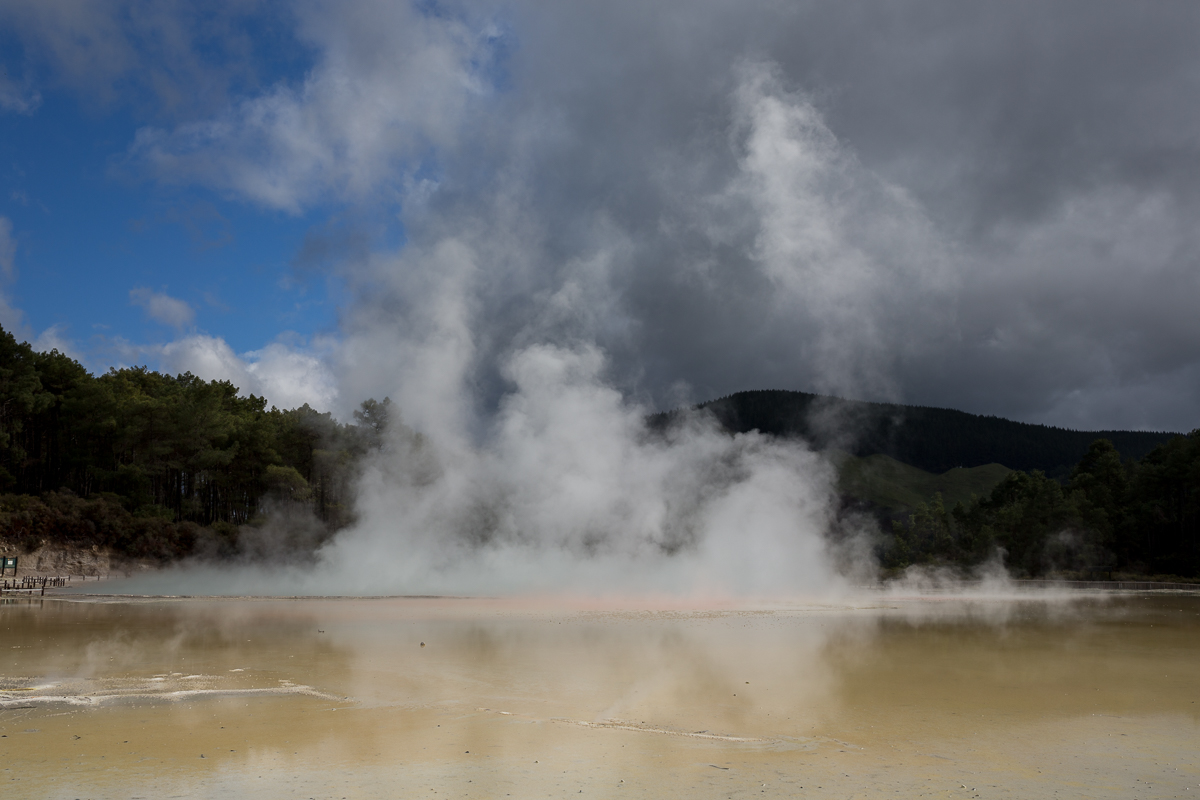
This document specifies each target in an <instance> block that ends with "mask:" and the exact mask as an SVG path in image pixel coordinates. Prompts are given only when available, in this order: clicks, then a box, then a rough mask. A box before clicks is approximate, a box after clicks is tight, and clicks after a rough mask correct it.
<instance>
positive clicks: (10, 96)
mask: <svg viewBox="0 0 1200 800" xmlns="http://www.w3.org/2000/svg"><path fill="white" fill-rule="evenodd" d="M41 104H42V96H41V94H40V93H39V92H38V91H37V90H36V89H33V88H32V87H30V86H29V85H28V84H24V83H18V82H17V81H14V80H13V79H12V78H10V77H8V73H6V72H4V69H3V67H0V109H3V110H4V111H12V112H13V113H16V114H32V113H33V112H34V111H36V110H37V107H38V106H40V105H41Z"/></svg>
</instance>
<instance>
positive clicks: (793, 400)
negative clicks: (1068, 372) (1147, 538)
mask: <svg viewBox="0 0 1200 800" xmlns="http://www.w3.org/2000/svg"><path fill="white" fill-rule="evenodd" d="M697 408H698V409H705V410H707V411H709V412H711V413H712V414H713V416H714V417H716V419H717V421H718V422H720V424H721V425H722V426H723V427H724V428H725V429H726V430H728V431H729V432H731V433H745V432H748V431H752V430H759V431H761V432H763V433H767V434H772V435H775V436H784V437H798V438H803V439H805V440H806V441H808V442H809V443H810V444H811V445H812V446H813V447H814V448H816V449H818V450H830V449H834V448H840V449H844V450H846V451H848V452H850V453H851V454H852V455H855V456H869V455H875V454H884V455H888V456H891V457H892V458H894V459H896V460H897V461H900V462H903V463H905V464H911V465H913V466H915V467H919V468H920V469H923V470H926V471H927V472H932V473H935V474H939V475H940V474H941V473H944V472H945V471H946V470H949V469H952V468H954V467H978V466H982V465H985V464H1003V465H1005V466H1006V467H1008V468H1010V469H1019V470H1033V469H1039V470H1042V471H1043V472H1045V473H1046V474H1047V475H1050V476H1052V477H1057V478H1062V477H1065V476H1066V475H1067V474H1068V473H1069V472H1070V470H1071V468H1072V467H1073V466H1074V465H1075V464H1076V463H1078V462H1079V459H1081V458H1083V456H1084V454H1085V453H1086V452H1087V449H1088V446H1089V445H1090V444H1091V443H1092V442H1093V441H1095V440H1096V439H1108V440H1109V441H1111V442H1112V443H1113V444H1114V445H1115V446H1116V448H1117V450H1119V451H1120V453H1121V455H1122V457H1124V458H1127V459H1140V458H1142V457H1143V456H1145V455H1146V454H1147V453H1149V452H1150V451H1151V450H1153V449H1154V448H1155V447H1157V446H1159V445H1161V444H1164V443H1166V442H1167V441H1169V440H1170V439H1171V438H1172V437H1173V436H1176V435H1178V434H1174V433H1161V432H1149V431H1074V430H1067V429H1065V428H1055V427H1050V426H1047V425H1030V424H1027V423H1023V422H1013V421H1011V420H1007V419H1001V418H1000V417H984V416H979V415H977V414H967V413H965V412H962V411H954V410H951V409H945V408H927V407H923V406H903V405H898V404H894V403H867V402H862V401H858V400H843V399H841V398H837V397H826V396H823V395H816V394H809V393H807V392H787V391H752V392H738V393H737V394H731V395H729V396H728V397H722V398H720V399H719V400H712V401H710V402H707V403H701V404H700V405H699V406H697ZM679 413H680V412H677V411H674V412H667V413H663V414H657V415H655V416H654V417H653V418H652V419H651V424H653V425H657V426H660V427H666V426H668V425H670V424H671V421H672V419H674V418H675V417H676V416H677V415H678V414H679ZM1198 424H1200V420H1198Z"/></svg>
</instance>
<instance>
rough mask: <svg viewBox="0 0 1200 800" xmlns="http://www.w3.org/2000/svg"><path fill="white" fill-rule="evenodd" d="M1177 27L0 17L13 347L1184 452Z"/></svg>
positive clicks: (311, 12) (895, 21) (554, 15)
mask: <svg viewBox="0 0 1200 800" xmlns="http://www.w3.org/2000/svg"><path fill="white" fill-rule="evenodd" d="M1197 41H1200V5H1197V4H1195V3H1193V2H1165V1H1164V2H1157V3H1154V4H1151V5H1145V4H1129V3H1107V2H1100V1H1099V0H1088V2H1027V3H1026V2H1015V1H1014V2H1006V3H982V2H978V3H975V2H962V0H946V1H945V2H940V1H925V0H919V1H914V2H899V3H858V2H852V1H849V0H847V1H845V2H838V3H827V2H823V3H804V2H777V1H776V0H769V1H768V0H764V1H763V2H754V1H753V0H743V1H742V2H738V3H732V2H721V3H717V2H706V1H705V0H688V1H687V2H658V3H645V2H622V1H621V0H606V2H603V3H598V2H596V3H593V2H577V3H543V2H533V1H532V0H530V1H529V2H524V1H523V0H510V1H508V2H489V1H488V0H480V2H438V1H437V0H420V1H419V2H404V1H403V0H400V1H397V0H389V1H388V2H382V1H380V0H361V1H360V2H351V1H350V0H339V2H316V1H311V2H296V3H293V4H290V5H288V6H287V7H286V8H285V7H284V4H278V3H266V2H256V0H226V2H223V3H222V2H208V3H203V4H200V3H185V2H170V1H169V0H158V1H157V2H148V1H147V2H143V0H112V1H111V2H85V1H84V0H36V2H35V1H34V0H27V1H25V2H21V1H19V0H0V324H3V325H4V327H5V328H7V329H9V330H13V331H14V332H16V333H17V334H18V336H19V337H21V338H26V339H28V340H30V341H32V342H35V343H36V344H37V345H38V346H39V347H42V348H49V347H58V348H59V349H60V350H64V351H65V352H68V353H70V354H72V355H74V356H76V357H78V358H80V359H81V360H82V361H83V362H84V363H85V364H86V365H88V366H89V367H90V368H92V369H94V370H103V369H107V368H108V367H109V366H111V365H128V364H135V363H146V364H149V365H150V366H151V367H155V368H162V369H168V370H172V371H182V370H191V371H193V372H195V373H197V374H200V375H202V376H204V377H207V378H216V377H222V378H230V379H232V380H234V381H235V382H237V383H238V385H239V386H242V387H243V389H245V390H247V391H254V392H256V393H260V394H261V393H265V394H266V395H267V396H268V398H269V399H270V400H271V401H272V402H275V403H278V404H279V405H283V406H293V405H297V404H299V403H300V402H309V403H311V404H313V405H315V406H318V407H321V408H326V409H331V410H334V411H336V412H337V413H339V414H342V415H345V414H346V413H347V410H348V409H349V408H352V407H353V406H355V405H356V404H357V402H358V401H359V400H361V399H363V398H364V397H367V396H377V397H378V396H382V395H385V394H388V395H391V396H392V397H394V398H397V399H398V400H400V401H401V406H402V408H403V409H405V411H406V413H407V414H408V416H409V418H410V419H412V420H414V421H415V422H417V423H420V422H421V421H422V420H428V419H433V418H434V417H436V416H438V415H442V418H443V419H444V415H445V413H446V407H447V405H455V404H458V405H460V406H462V407H463V408H461V409H459V411H460V413H459V414H458V418H459V419H462V420H469V419H478V418H480V417H481V416H486V414H487V411H488V409H491V408H495V407H497V404H498V403H501V402H502V401H501V398H503V397H504V396H505V395H506V393H509V392H511V391H512V387H513V385H514V381H518V380H519V378H518V377H515V376H516V373H515V372H514V369H516V368H515V367H514V366H513V365H514V364H515V363H523V362H520V358H519V355H520V354H521V353H529V352H531V348H538V347H544V346H553V347H556V348H560V349H561V351H562V352H569V353H576V354H581V358H584V359H585V360H586V361H587V363H589V364H594V365H598V366H595V370H596V371H597V372H598V374H600V375H601V376H602V379H603V382H604V384H605V385H607V386H610V387H614V388H616V389H618V390H619V391H620V392H621V393H622V394H623V395H624V396H625V397H627V398H629V400H630V401H631V402H634V403H640V404H643V405H644V406H646V407H652V408H662V407H669V406H673V405H676V404H678V403H681V402H691V401H699V400H705V399H709V398H712V397H715V396H719V395H723V394H727V393H730V392H734V391H738V390H742V389H755V388H782V389H802V390H808V391H821V392H827V393H833V394H840V395H843V396H849V397H857V398H863V399H876V400H896V401H901V402H907V403H918V404H924V405H936V406H948V407H955V408H961V409H964V410H968V411H972V412H976V413H984V414H997V415H1001V416H1006V417H1010V418H1015V419H1020V420H1025V421H1031V422H1045V423H1050V424H1056V425H1063V426H1069V427H1076V428H1085V429H1088V428H1090V429H1099V428H1114V427H1130V428H1156V429H1164V428H1165V429H1171V430H1190V429H1191V428H1194V427H1197V426H1198V425H1200V403H1198V402H1197V401H1198V399H1200V313H1198V312H1197V309H1200V225H1198V224H1197V221H1198V219H1200V217H1198V212H1200V48H1198V47H1197V46H1196V42H1197Z"/></svg>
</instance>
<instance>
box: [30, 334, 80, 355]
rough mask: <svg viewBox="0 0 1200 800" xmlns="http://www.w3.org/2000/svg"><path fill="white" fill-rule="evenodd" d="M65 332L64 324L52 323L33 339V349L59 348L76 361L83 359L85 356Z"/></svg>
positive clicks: (44, 350)
mask: <svg viewBox="0 0 1200 800" xmlns="http://www.w3.org/2000/svg"><path fill="white" fill-rule="evenodd" d="M63 334H64V331H63V326H61V325H51V326H50V327H49V328H46V330H44V331H42V332H41V333H39V334H38V336H37V338H36V339H34V340H33V349H34V350H37V351H38V352H41V353H47V352H49V351H51V350H57V351H58V352H60V353H62V354H63V355H65V356H70V357H71V358H73V359H75V360H76V361H80V360H82V358H83V356H82V355H81V354H80V353H79V351H78V350H76V349H75V343H74V342H73V341H71V340H70V339H68V338H67V337H66V336H64V335H63Z"/></svg>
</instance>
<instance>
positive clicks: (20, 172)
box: [0, 75, 337, 368]
mask: <svg viewBox="0 0 1200 800" xmlns="http://www.w3.org/2000/svg"><path fill="white" fill-rule="evenodd" d="M292 77H293V79H294V78H296V77H301V76H296V75H293V76H292ZM283 79H286V77H284V78H283ZM40 95H41V103H40V105H38V107H37V108H36V109H35V110H33V111H32V112H31V113H27V114H13V113H9V114H4V115H2V116H0V163H2V164H3V165H4V167H5V169H4V171H3V179H2V180H3V189H2V190H0V191H2V194H0V213H2V214H3V215H4V216H6V217H8V218H9V219H10V220H11V221H12V226H13V230H14V236H15V239H16V258H15V267H16V277H15V279H14V280H13V281H12V282H11V283H10V284H9V286H8V293H9V296H10V297H11V302H12V303H14V304H15V305H16V306H17V307H18V308H20V309H21V311H22V312H23V314H24V322H25V324H26V326H27V327H28V329H29V330H30V331H31V332H33V333H34V334H35V335H36V334H38V333H41V332H43V331H46V330H47V329H50V328H54V329H55V330H56V331H57V334H58V336H59V337H60V338H61V339H63V340H65V341H68V342H70V346H71V347H72V349H73V350H74V352H76V353H77V354H79V355H80V356H82V357H83V359H84V361H85V362H86V363H88V364H89V366H92V367H93V368H103V367H104V366H105V365H106V364H107V363H110V361H111V360H113V359H116V361H117V362H120V361H121V360H122V359H121V356H120V354H118V353H117V351H115V350H114V349H113V346H112V345H113V340H115V339H122V340H125V341H128V342H133V343H143V342H158V341H163V340H166V339H170V338H173V337H175V336H177V335H178V334H179V333H180V332H181V331H199V332H208V333H213V334H218V335H220V336H222V337H224V338H225V339H226V340H227V341H228V342H229V344H230V345H231V346H232V347H233V348H234V349H236V350H238V351H247V350H255V349H257V348H259V347H261V346H262V345H263V344H265V343H267V342H269V341H271V340H273V339H274V338H275V337H277V336H279V335H280V334H281V333H285V332H291V333H295V334H298V335H300V336H301V337H306V338H307V337H311V336H312V335H314V334H318V333H322V332H331V331H334V330H335V329H336V324H337V309H336V296H337V287H336V282H334V281H331V280H330V279H327V278H326V277H325V276H323V275H321V274H316V275H314V274H311V272H308V273H306V272H305V271H304V270H302V269H301V270H298V269H296V268H295V263H296V257H297V254H298V253H299V252H300V250H301V247H302V245H303V243H304V240H305V235H306V233H307V232H308V231H309V230H310V228H312V227H313V226H314V225H315V224H317V223H318V222H319V221H321V220H324V219H325V218H326V217H327V216H328V215H329V213H330V210H329V209H323V208H314V209H310V210H307V211H305V213H300V214H296V213H288V212H285V211H279V210H273V209H263V208H261V207H257V206H255V205H253V204H251V203H248V202H245V201H244V200H239V199H237V198H229V197H225V196H222V195H221V194H220V193H218V192H215V191H212V190H209V189H206V188H204V187H197V186H194V185H186V184H185V185H162V184H161V183H158V182H155V181H154V180H152V179H149V178H147V177H146V176H144V175H140V174H139V170H138V167H137V165H136V163H131V159H130V157H129V147H130V145H131V143H132V142H133V141H134V138H135V135H136V133H137V131H138V129H139V128H141V127H143V126H144V125H146V124H147V120H146V119H144V118H139V116H138V115H137V114H136V112H135V110H134V108H132V107H131V106H134V105H135V104H133V103H124V102H121V100H120V99H117V100H114V101H112V102H110V103H107V104H104V105H100V106H94V105H92V104H87V105H85V102H86V101H84V100H83V99H82V98H80V97H79V96H78V94H77V93H76V92H73V91H70V90H68V89H55V88H48V89H43V90H41V91H40ZM139 288H146V289H150V290H151V291H153V292H156V293H162V294H166V295H169V296H171V297H173V298H176V299H178V300H180V301H182V302H183V303H186V304H187V306H188V307H189V308H190V309H191V310H192V312H193V313H194V318H193V319H192V320H190V321H181V322H180V323H179V324H178V325H173V324H170V323H169V322H166V321H162V320H156V319H154V318H153V317H152V316H151V315H150V314H149V313H147V311H146V309H145V308H143V307H139V306H137V305H135V303H134V302H133V301H132V300H131V296H130V292H131V291H133V290H135V289H139Z"/></svg>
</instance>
